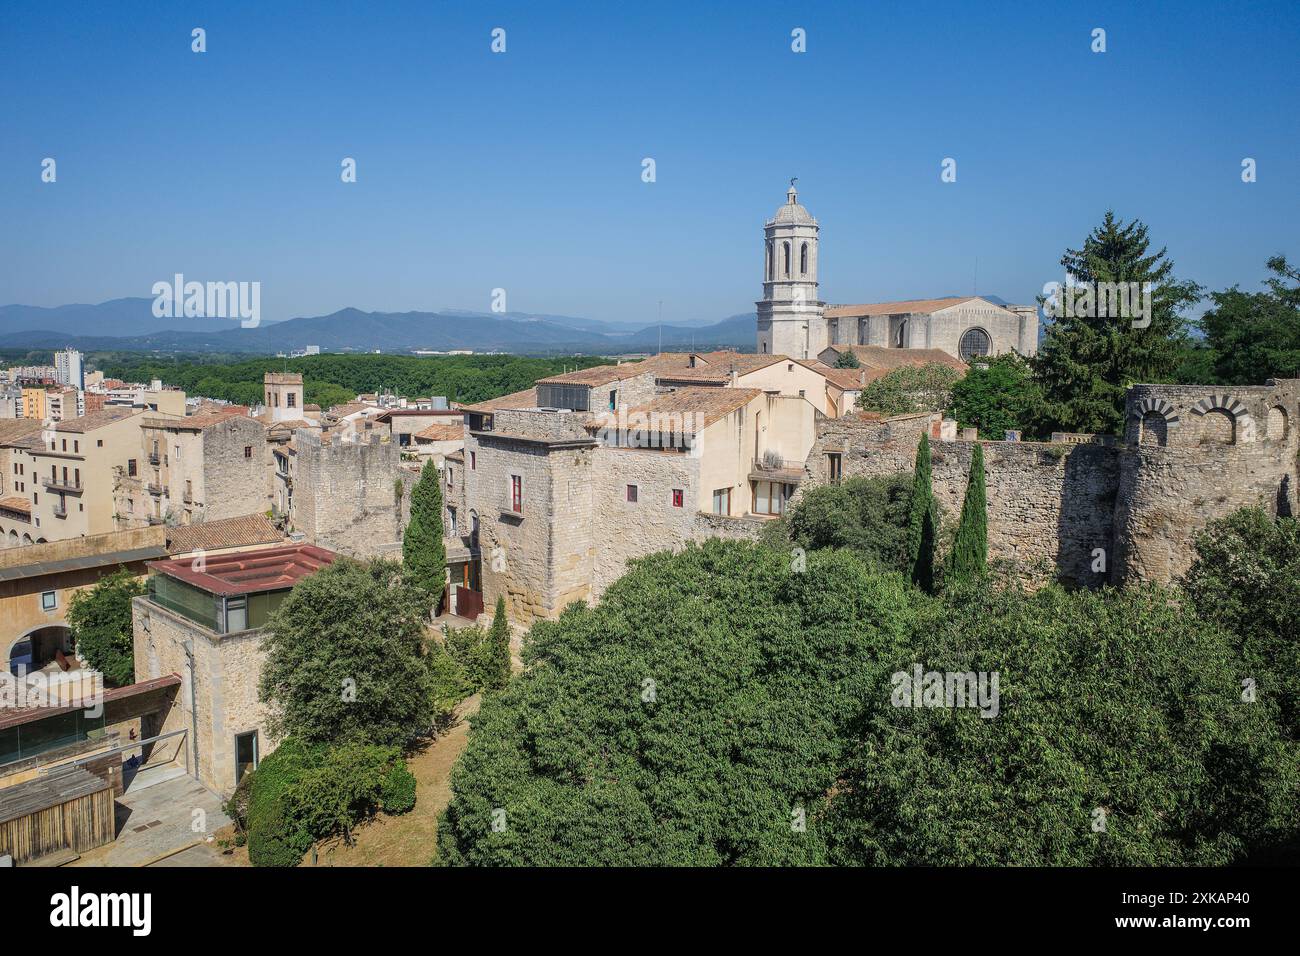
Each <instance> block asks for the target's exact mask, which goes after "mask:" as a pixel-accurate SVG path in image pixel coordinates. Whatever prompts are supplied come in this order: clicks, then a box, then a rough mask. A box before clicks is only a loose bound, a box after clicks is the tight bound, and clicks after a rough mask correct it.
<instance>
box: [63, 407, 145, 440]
mask: <svg viewBox="0 0 1300 956" xmlns="http://www.w3.org/2000/svg"><path fill="white" fill-rule="evenodd" d="M141 411H142V410H141V409H139V408H123V407H121V406H118V407H115V408H105V409H104V410H103V411H99V412H92V413H91V414H89V415H83V416H82V417H80V418H69V419H67V420H66V421H61V422H59V423H58V424H57V425H55V426H54V430H55V431H59V432H79V433H81V434H84V433H86V432H90V431H94V430H95V429H96V428H103V427H104V426H105V425H112V424H114V423H115V422H119V421H121V420H122V419H124V418H130V417H131V416H133V415H139V414H140V413H141Z"/></svg>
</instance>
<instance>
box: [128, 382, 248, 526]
mask: <svg viewBox="0 0 1300 956" xmlns="http://www.w3.org/2000/svg"><path fill="white" fill-rule="evenodd" d="M247 411H248V410H247V409H246V408H244V407H243V406H238V405H231V406H225V407H221V408H216V407H213V408H203V409H199V410H198V411H197V412H196V413H195V414H193V415H187V416H185V417H184V418H177V417H173V416H150V415H146V416H145V417H144V418H143V419H142V420H141V422H140V440H141V458H140V465H139V467H138V468H137V469H136V474H134V475H131V474H128V473H127V471H126V470H125V469H124V470H123V471H122V472H121V473H119V475H118V480H117V490H116V498H117V513H118V514H119V515H122V516H123V517H125V518H127V519H128V520H130V521H132V522H135V523H143V522H153V523H167V524H180V525H188V524H197V523H201V522H204V521H213V520H218V519H221V518H230V517H235V516H236V515H243V514H252V513H254V512H259V511H266V510H267V508H268V497H269V491H268V488H267V469H266V459H267V450H266V429H265V428H264V427H263V426H262V425H261V424H260V423H259V422H257V421H256V420H255V419H253V418H250V417H249V416H248V415H247Z"/></svg>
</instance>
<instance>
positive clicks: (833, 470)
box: [826, 452, 843, 485]
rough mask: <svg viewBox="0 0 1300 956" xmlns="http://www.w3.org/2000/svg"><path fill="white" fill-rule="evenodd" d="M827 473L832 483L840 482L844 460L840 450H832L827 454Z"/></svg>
mask: <svg viewBox="0 0 1300 956" xmlns="http://www.w3.org/2000/svg"><path fill="white" fill-rule="evenodd" d="M826 474H827V477H828V478H829V479H830V483H831V484H832V485H838V484H839V483H840V476H841V475H842V474H843V462H842V459H841V458H840V453H839V452H831V453H830V454H828V455H827V456H826Z"/></svg>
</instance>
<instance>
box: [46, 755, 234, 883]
mask: <svg viewBox="0 0 1300 956" xmlns="http://www.w3.org/2000/svg"><path fill="white" fill-rule="evenodd" d="M221 803H222V800H221V798H220V797H219V796H217V795H216V794H215V793H213V792H212V791H211V790H209V789H208V788H207V787H205V786H203V785H202V784H201V783H199V782H198V781H197V780H195V779H194V778H193V777H191V776H189V775H188V774H186V772H185V768H184V767H182V766H179V765H176V764H162V765H160V766H152V767H146V768H144V769H142V770H140V771H139V772H138V773H137V774H136V775H135V777H134V778H133V779H132V780H131V782H130V784H129V785H128V786H127V789H126V793H125V794H124V795H123V796H121V797H119V798H118V799H117V802H116V807H115V809H116V817H117V839H116V840H115V841H114V842H112V843H110V844H108V845H107V846H102V847H99V848H98V849H95V850H91V851H90V852H89V853H84V854H82V856H81V857H80V859H78V860H76V861H74V862H72V863H69V864H68V865H69V866H148V865H150V864H151V863H155V862H159V861H160V860H161V861H162V862H165V859H163V858H167V857H169V855H170V854H173V853H175V852H176V851H178V850H183V849H185V848H186V847H189V846H192V845H193V844H195V843H198V844H199V845H200V846H201V847H203V848H204V849H212V856H213V857H214V859H211V860H209V861H208V862H206V863H193V862H188V860H192V859H195V857H194V855H193V854H190V855H189V856H188V857H187V859H186V861H182V862H180V863H179V865H182V866H185V865H190V866H194V865H200V866H204V865H208V866H210V865H218V861H217V860H216V859H215V857H217V856H219V854H218V853H216V852H215V849H214V848H213V845H212V844H210V843H207V839H208V837H210V836H211V835H212V834H213V833H215V832H216V831H217V830H220V829H221V828H222V827H224V826H228V825H229V824H230V818H229V817H227V816H226V814H225V811H223V810H222V809H221ZM187 852H188V851H187ZM178 855H179V854H178Z"/></svg>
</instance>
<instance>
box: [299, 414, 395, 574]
mask: <svg viewBox="0 0 1300 956" xmlns="http://www.w3.org/2000/svg"><path fill="white" fill-rule="evenodd" d="M292 444H293V448H292V451H291V454H286V455H284V456H283V458H284V467H285V468H286V469H287V468H289V467H290V465H292V474H291V475H286V476H285V477H286V478H288V479H289V484H288V485H287V488H289V489H291V492H292V494H291V495H290V496H289V497H288V498H287V500H286V502H285V505H286V506H287V512H286V518H287V522H288V526H289V527H290V528H291V529H292V530H293V531H294V532H296V533H301V534H303V535H304V536H305V537H306V539H307V540H308V541H310V542H312V543H314V544H319V545H320V546H321V547H325V548H329V549H330V550H332V551H337V552H339V553H340V554H346V555H348V556H350V557H363V558H365V557H377V556H380V555H387V556H389V557H392V556H394V555H396V554H399V553H400V551H401V547H402V531H403V529H404V528H405V527H406V522H407V520H408V518H409V516H410V507H411V487H412V486H413V485H414V484H415V482H416V481H417V480H418V478H419V473H418V472H417V471H415V470H413V469H408V468H403V467H402V464H401V455H400V450H399V449H398V446H397V443H396V442H393V441H391V440H384V439H383V438H381V437H380V436H375V437H374V440H373V441H352V442H349V441H342V440H336V439H332V438H323V437H322V436H320V435H318V434H315V433H313V432H310V431H308V430H305V429H299V430H298V431H296V432H295V433H294V439H293V443H292ZM286 451H288V450H287V449H286ZM278 454H279V452H277V455H278Z"/></svg>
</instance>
